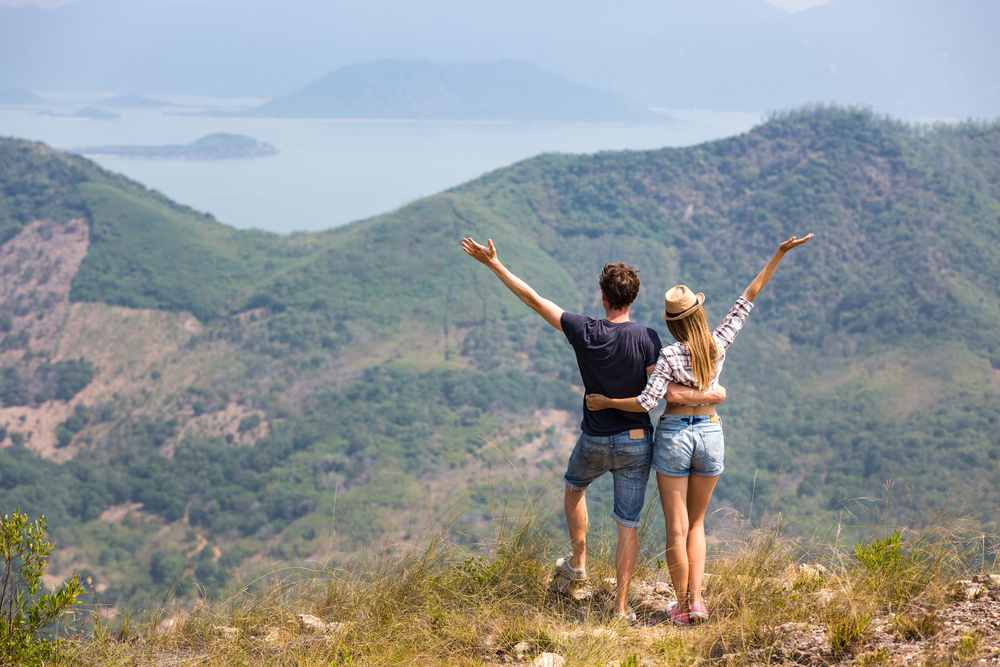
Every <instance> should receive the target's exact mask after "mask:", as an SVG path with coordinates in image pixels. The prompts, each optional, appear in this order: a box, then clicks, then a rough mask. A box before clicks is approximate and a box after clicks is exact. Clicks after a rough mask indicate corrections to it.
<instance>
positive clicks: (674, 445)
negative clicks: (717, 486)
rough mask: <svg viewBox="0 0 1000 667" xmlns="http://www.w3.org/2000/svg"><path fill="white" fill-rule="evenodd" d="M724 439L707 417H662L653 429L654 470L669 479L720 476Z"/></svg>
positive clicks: (717, 425)
mask: <svg viewBox="0 0 1000 667" xmlns="http://www.w3.org/2000/svg"><path fill="white" fill-rule="evenodd" d="M725 458H726V439H725V436H723V435H722V424H721V423H718V422H716V423H714V424H713V423H712V420H711V417H710V416H709V415H690V416H689V415H663V416H661V417H660V422H659V423H658V424H657V426H656V444H655V446H654V447H653V470H655V471H656V472H658V473H660V474H661V475H667V476H668V477H687V476H688V475H698V476H699V477H714V476H715V475H720V474H722V471H723V469H724V468H725V466H723V461H724V460H725Z"/></svg>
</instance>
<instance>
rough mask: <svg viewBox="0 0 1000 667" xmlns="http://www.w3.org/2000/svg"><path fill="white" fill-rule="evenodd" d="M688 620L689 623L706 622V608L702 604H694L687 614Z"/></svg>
mask: <svg viewBox="0 0 1000 667" xmlns="http://www.w3.org/2000/svg"><path fill="white" fill-rule="evenodd" d="M688 619H689V620H690V622H691V623H704V622H705V621H707V620H708V607H706V606H705V603H704V602H695V603H694V604H692V605H691V611H689V612H688Z"/></svg>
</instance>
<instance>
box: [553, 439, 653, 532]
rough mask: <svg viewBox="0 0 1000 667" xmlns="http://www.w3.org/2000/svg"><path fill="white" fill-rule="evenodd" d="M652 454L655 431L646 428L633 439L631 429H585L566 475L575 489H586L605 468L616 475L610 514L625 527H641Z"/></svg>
mask: <svg viewBox="0 0 1000 667" xmlns="http://www.w3.org/2000/svg"><path fill="white" fill-rule="evenodd" d="M652 455H653V431H652V429H650V428H645V429H643V437H642V438H641V439H639V440H633V439H632V438H631V437H629V432H628V431H625V432H624V433H618V434H616V435H606V436H591V435H587V434H586V433H583V434H581V435H580V439H579V440H577V442H576V447H574V448H573V454H572V455H571V456H570V457H569V465H568V466H567V469H566V475H565V476H564V477H563V479H564V480H565V482H566V486H568V487H569V488H571V489H572V490H574V491H584V490H585V489H586V488H587V487H588V486H590V483H591V482H593V481H594V480H595V479H597V478H598V477H600V476H601V475H603V474H604V473H606V472H609V471H610V472H611V474H612V475H613V476H614V478H615V510H614V512H613V513H612V514H611V518H612V519H614V520H615V521H616V522H618V523H619V524H620V525H622V526H625V527H626V528H638V527H639V515H640V514H642V506H643V503H645V502H646V482H647V481H649V460H650V457H652Z"/></svg>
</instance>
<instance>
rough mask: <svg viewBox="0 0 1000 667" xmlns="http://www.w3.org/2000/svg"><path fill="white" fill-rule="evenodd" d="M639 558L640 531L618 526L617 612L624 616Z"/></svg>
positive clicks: (616, 549)
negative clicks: (636, 562)
mask: <svg viewBox="0 0 1000 667" xmlns="http://www.w3.org/2000/svg"><path fill="white" fill-rule="evenodd" d="M638 557H639V529H638V528H626V527H625V526H623V525H621V524H618V546H617V547H616V548H615V576H616V577H617V582H616V583H617V587H616V590H615V612H616V613H619V614H622V613H625V611H626V610H627V609H628V589H629V586H631V585H632V574H633V573H634V572H635V561H636V559H637V558H638Z"/></svg>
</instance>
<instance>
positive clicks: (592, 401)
mask: <svg viewBox="0 0 1000 667" xmlns="http://www.w3.org/2000/svg"><path fill="white" fill-rule="evenodd" d="M609 405H610V402H609V400H608V397H607V396H605V395H604V394H587V409H588V410H590V411H591V412H597V411H598V410H604V409H605V408H607V407H608V406H609Z"/></svg>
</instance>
